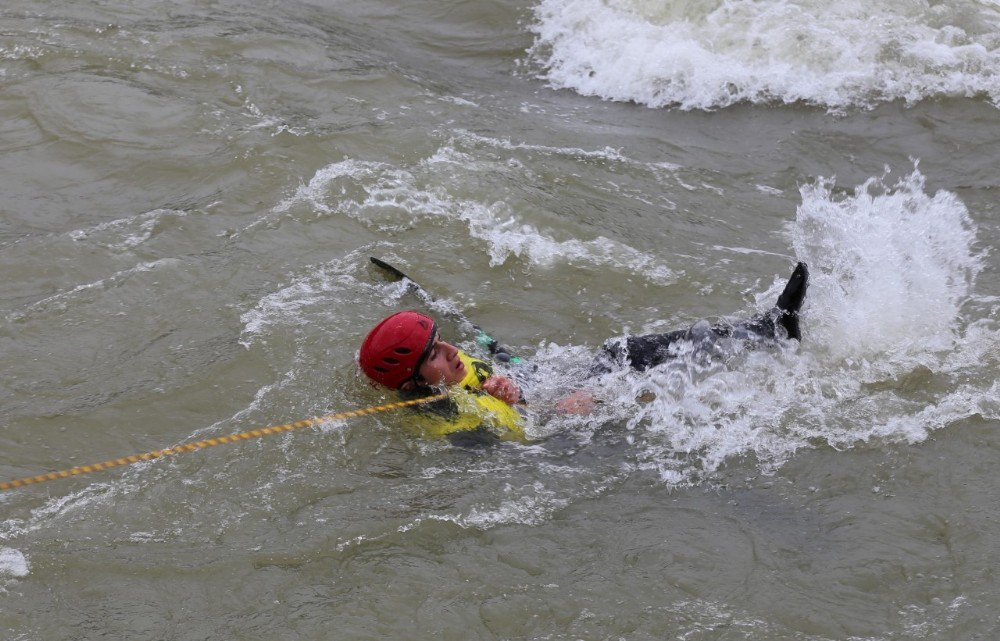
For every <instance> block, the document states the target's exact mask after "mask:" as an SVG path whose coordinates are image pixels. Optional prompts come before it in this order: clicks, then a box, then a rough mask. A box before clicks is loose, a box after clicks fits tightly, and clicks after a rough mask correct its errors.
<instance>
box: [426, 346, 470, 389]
mask: <svg viewBox="0 0 1000 641" xmlns="http://www.w3.org/2000/svg"><path fill="white" fill-rule="evenodd" d="M419 374H420V378H421V379H423V381H424V382H425V383H427V384H428V385H455V384H456V383H460V382H461V381H462V379H463V378H465V363H463V362H462V359H460V358H459V357H458V348H457V347H455V346H454V345H451V344H450V343H446V342H444V341H443V340H441V337H440V336H435V337H434V344H433V345H432V346H431V351H430V353H429V354H428V355H427V359H426V360H424V362H423V364H422V365H421V366H420V371H419Z"/></svg>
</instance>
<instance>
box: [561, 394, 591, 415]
mask: <svg viewBox="0 0 1000 641" xmlns="http://www.w3.org/2000/svg"><path fill="white" fill-rule="evenodd" d="M596 403H597V399H595V398H594V395H593V394H591V393H590V392H587V391H584V390H579V391H577V392H573V393H572V394H570V395H569V396H567V397H566V398H563V399H560V401H559V402H558V403H556V411H557V412H559V413H560V414H576V415H577V416H586V415H587V414H590V413H591V412H593V411H594V405H595V404H596Z"/></svg>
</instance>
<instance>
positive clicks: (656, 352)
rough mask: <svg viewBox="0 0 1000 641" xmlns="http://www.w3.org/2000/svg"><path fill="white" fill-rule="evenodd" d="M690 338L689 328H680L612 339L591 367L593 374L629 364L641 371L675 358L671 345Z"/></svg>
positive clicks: (604, 372) (603, 372)
mask: <svg viewBox="0 0 1000 641" xmlns="http://www.w3.org/2000/svg"><path fill="white" fill-rule="evenodd" d="M687 338H688V330H686V329H680V330H677V331H673V332H667V333H665V334H647V335H645V336H626V337H625V338H624V340H623V339H616V340H610V341H608V342H606V343H605V344H604V346H603V347H602V348H601V353H600V354H599V355H598V358H597V360H596V361H595V363H594V365H593V366H592V368H591V374H592V375H594V374H606V373H607V372H610V371H612V370H614V369H615V368H616V365H617V367H621V365H628V366H629V367H632V368H633V369H637V370H639V371H640V372H643V371H646V370H647V369H649V368H650V367H655V366H656V365H659V364H660V363H663V362H666V361H668V360H670V359H671V358H673V354H672V353H671V351H670V346H671V345H673V344H674V343H676V342H677V341H679V340H684V339H687Z"/></svg>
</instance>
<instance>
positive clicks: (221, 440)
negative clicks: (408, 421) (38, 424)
mask: <svg viewBox="0 0 1000 641" xmlns="http://www.w3.org/2000/svg"><path fill="white" fill-rule="evenodd" d="M447 397H448V394H447V393H446V392H442V393H441V394H435V395H434V396H424V397H422V398H417V399H413V400H410V401H399V402H397V403H387V404H385V405H376V406H374V407H365V408H362V409H359V410H351V411H349V412H340V413H338V414H327V415H325V416H316V417H314V418H307V419H305V420H302V421H296V422H295V423H285V424H284V425H275V426H273V427H262V428H260V429H256V430H248V431H246V432H240V433H239V434H230V435H229V436H219V437H217V438H207V439H205V440H204V441H197V442H195V443H185V444H184V445H178V446H176V447H168V448H167V449H165V450H153V451H152V452H146V453H145V454H133V455H132V456H123V457H121V458H117V459H112V460H110V461H104V462H103V463H94V464H92V465H80V466H78V467H73V468H70V469H68V470H60V471H58V472H49V473H48V474H39V475H38V476H28V477H25V478H21V479H14V480H12V481H7V482H5V483H0V491H6V490H12V489H14V488H17V487H21V486H22V485H32V484H33V483H44V482H45V481H54V480H56V479H64V478H67V477H70V476H79V475H80V474H90V473H91V472H99V471H101V470H106V469H108V468H111V467H118V466H119V465H131V464H132V463H138V462H139V461H149V460H152V459H155V458H160V457H163V456H172V455H174V454H181V453H182V452H195V451H197V450H203V449H205V448H206V447H212V446H214V445H223V444H225V443H235V442H236V441H243V440H246V439H250V438H261V437H263V436H269V435H271V434H280V433H281V432H289V431H291V430H297V429H301V428H303V427H310V426H312V425H319V424H321V423H330V422H332V421H340V420H343V419H347V418H356V417H358V416H367V415H368V414H375V413H377V412H387V411H389V410H395V409H399V408H401V407H409V406H410V405H420V404H421V403H430V402H431V401H438V400H441V399H443V398H447Z"/></svg>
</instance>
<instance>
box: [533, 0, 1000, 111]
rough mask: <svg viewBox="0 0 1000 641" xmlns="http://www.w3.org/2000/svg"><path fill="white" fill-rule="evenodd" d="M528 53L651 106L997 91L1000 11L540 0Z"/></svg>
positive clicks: (835, 103) (581, 80)
mask: <svg viewBox="0 0 1000 641" xmlns="http://www.w3.org/2000/svg"><path fill="white" fill-rule="evenodd" d="M534 13H535V22H534V23H533V25H532V26H531V29H532V31H534V33H535V43H534V45H533V46H532V48H531V49H530V50H529V58H530V59H531V60H532V61H533V62H534V63H536V64H537V65H539V66H540V68H541V75H542V76H543V77H544V78H545V79H546V80H548V82H549V83H550V85H552V86H553V87H556V88H566V89H572V90H575V91H577V92H579V93H581V94H583V95H587V96H599V97H601V98H605V99H609V100H621V101H634V102H638V103H641V104H645V105H648V106H650V107H663V106H668V105H676V106H678V107H680V108H681V109H716V108H720V107H726V106H729V105H732V104H734V103H737V102H741V101H748V102H753V103H767V102H778V103H794V102H800V101H801V102H805V103H809V104H814V105H819V106H823V107H826V108H829V109H835V110H839V109H843V108H845V107H850V106H870V105H873V104H875V103H877V102H882V101H889V100H896V99H903V100H906V101H907V102H915V101H918V100H921V99H924V98H928V97H932V96H976V95H984V96H988V97H989V98H990V99H991V100H992V101H993V102H994V103H998V101H1000V10H998V7H996V6H990V5H987V4H984V3H981V2H976V1H975V0H956V1H955V2H949V3H946V4H945V3H935V4H932V5H928V4H927V3H920V2H918V3H914V2H908V1H906V0H880V1H876V2H862V1H861V0H847V1H844V2H834V3H831V2H825V1H823V0H795V1H792V0H733V1H728V2H719V1H718V0H692V1H689V2H670V3H667V2H663V1H662V0H541V2H539V3H538V4H537V5H536V7H535V10H534Z"/></svg>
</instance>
